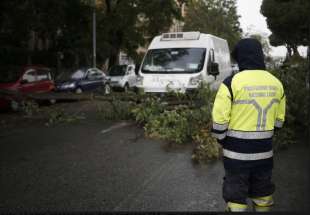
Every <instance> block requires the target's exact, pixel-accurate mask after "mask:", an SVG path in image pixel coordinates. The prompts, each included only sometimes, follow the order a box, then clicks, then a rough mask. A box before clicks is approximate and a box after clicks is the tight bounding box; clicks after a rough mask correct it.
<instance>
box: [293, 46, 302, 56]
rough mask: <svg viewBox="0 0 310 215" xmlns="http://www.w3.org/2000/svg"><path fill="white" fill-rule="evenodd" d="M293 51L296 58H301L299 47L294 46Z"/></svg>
mask: <svg viewBox="0 0 310 215" xmlns="http://www.w3.org/2000/svg"><path fill="white" fill-rule="evenodd" d="M292 49H293V55H294V56H295V57H300V54H299V52H298V47H297V45H292Z"/></svg>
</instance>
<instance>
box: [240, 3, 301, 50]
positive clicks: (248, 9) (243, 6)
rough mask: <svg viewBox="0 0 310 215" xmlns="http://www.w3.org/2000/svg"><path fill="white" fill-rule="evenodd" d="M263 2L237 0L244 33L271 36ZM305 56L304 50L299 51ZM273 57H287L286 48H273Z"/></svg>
mask: <svg viewBox="0 0 310 215" xmlns="http://www.w3.org/2000/svg"><path fill="white" fill-rule="evenodd" d="M262 1H263V0H237V10H238V14H239V16H241V17H240V20H239V21H240V24H241V28H242V29H243V32H251V33H259V34H263V35H265V36H269V35H270V34H271V32H270V30H269V29H268V27H267V23H266V18H265V17H264V16H263V15H262V14H261V13H260V7H261V5H262ZM299 51H300V52H301V54H305V53H304V52H305V50H304V49H303V48H302V49H300V50H299ZM271 54H272V55H273V56H285V54H286V49H285V47H277V48H273V49H272V52H271Z"/></svg>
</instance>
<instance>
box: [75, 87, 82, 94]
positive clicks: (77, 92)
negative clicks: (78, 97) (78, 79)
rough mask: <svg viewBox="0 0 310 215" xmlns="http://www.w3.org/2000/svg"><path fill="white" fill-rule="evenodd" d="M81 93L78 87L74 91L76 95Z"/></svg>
mask: <svg viewBox="0 0 310 215" xmlns="http://www.w3.org/2000/svg"><path fill="white" fill-rule="evenodd" d="M82 92H83V90H82V88H80V87H78V88H76V90H75V93H76V94H81V93H82Z"/></svg>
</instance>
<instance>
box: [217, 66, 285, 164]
mask: <svg viewBox="0 0 310 215" xmlns="http://www.w3.org/2000/svg"><path fill="white" fill-rule="evenodd" d="M212 118H213V128H212V133H213V136H215V137H216V138H217V139H218V140H219V142H220V143H222V144H223V149H224V150H223V155H224V157H225V158H226V160H227V158H228V159H234V160H239V161H259V160H265V159H272V145H271V138H272V136H273V134H274V128H275V127H278V128H280V127H282V126H283V123H284V118H285V94H284V89H283V86H282V84H281V82H280V81H279V80H278V79H277V78H276V77H274V76H273V75H272V74H270V73H269V72H267V71H264V70H245V71H242V72H240V73H237V74H236V75H234V76H233V77H229V78H227V79H226V80H225V81H224V82H223V83H222V84H221V86H220V88H219V90H218V92H217V95H216V99H215V102H214V106H213V111H212Z"/></svg>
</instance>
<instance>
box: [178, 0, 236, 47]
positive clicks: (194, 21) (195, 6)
mask: <svg viewBox="0 0 310 215" xmlns="http://www.w3.org/2000/svg"><path fill="white" fill-rule="evenodd" d="M187 4H188V10H187V11H188V12H187V15H186V17H185V26H184V30H187V31H192V30H195V31H200V32H203V33H208V34H213V35H215V36H219V37H222V38H224V39H226V40H227V41H228V43H229V46H230V47H231V48H232V47H233V46H234V45H235V44H236V42H237V41H238V40H239V39H240V38H241V32H242V30H241V29H240V23H239V20H238V19H239V16H238V15H237V9H236V0H205V1H201V0H188V3H187Z"/></svg>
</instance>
